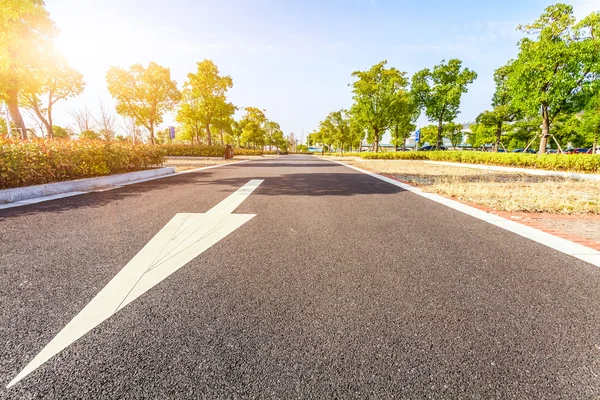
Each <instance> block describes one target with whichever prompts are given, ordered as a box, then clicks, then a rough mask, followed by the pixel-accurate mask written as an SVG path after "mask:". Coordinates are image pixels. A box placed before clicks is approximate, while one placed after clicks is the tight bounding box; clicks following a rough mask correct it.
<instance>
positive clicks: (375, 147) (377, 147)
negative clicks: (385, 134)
mask: <svg viewBox="0 0 600 400" xmlns="http://www.w3.org/2000/svg"><path fill="white" fill-rule="evenodd" d="M373 139H375V141H374V142H373V147H374V150H375V153H378V152H379V132H377V131H375V134H374V135H373Z"/></svg>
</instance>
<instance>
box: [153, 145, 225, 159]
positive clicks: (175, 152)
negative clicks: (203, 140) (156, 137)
mask: <svg viewBox="0 0 600 400" xmlns="http://www.w3.org/2000/svg"><path fill="white" fill-rule="evenodd" d="M159 147H160V148H161V149H162V150H163V152H164V154H165V155H167V156H180V157H225V147H224V146H206V145H186V144H163V145H160V146H159Z"/></svg>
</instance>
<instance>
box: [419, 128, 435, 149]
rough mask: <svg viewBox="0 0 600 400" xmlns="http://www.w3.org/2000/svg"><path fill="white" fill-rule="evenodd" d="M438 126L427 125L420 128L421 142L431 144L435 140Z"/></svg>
mask: <svg viewBox="0 0 600 400" xmlns="http://www.w3.org/2000/svg"><path fill="white" fill-rule="evenodd" d="M437 135H438V128H437V126H435V125H427V126H425V127H423V128H421V140H420V141H421V142H423V144H425V143H427V144H429V145H432V144H433V143H435V142H436V141H437Z"/></svg>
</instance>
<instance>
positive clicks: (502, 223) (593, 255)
mask: <svg viewBox="0 0 600 400" xmlns="http://www.w3.org/2000/svg"><path fill="white" fill-rule="evenodd" d="M329 161H331V162H334V163H337V164H341V165H343V166H345V167H348V168H351V169H353V170H356V171H358V172H362V173H363V174H367V175H370V176H372V177H374V178H377V179H380V180H382V181H384V182H387V183H389V184H392V185H394V186H397V187H399V188H401V189H404V190H407V191H409V192H412V193H414V194H417V195H419V196H421V197H425V198H427V199H429V200H432V201H435V202H436V203H439V204H443V205H445V206H446V207H450V208H452V209H454V210H456V211H460V212H462V213H463V214H467V215H470V216H471V217H475V218H477V219H480V220H482V221H485V222H487V223H490V224H492V225H495V226H497V227H499V228H502V229H505V230H507V231H510V232H512V233H516V234H517V235H519V236H522V237H524V238H527V239H530V240H533V241H534V242H537V243H540V244H543V245H544V246H548V247H550V248H552V249H554V250H558V251H560V252H561V253H564V254H567V255H570V256H572V257H575V258H577V259H579V260H582V261H585V262H587V263H589V264H592V265H595V266H597V267H600V251H597V250H594V249H592V248H589V247H586V246H583V245H581V244H578V243H574V242H571V241H570V240H567V239H563V238H560V237H558V236H554V235H551V234H549V233H546V232H542V231H540V230H538V229H535V228H532V227H530V226H527V225H523V224H520V223H518V222H515V221H510V220H508V219H506V218H502V217H500V216H498V215H494V214H490V213H488V212H485V211H483V210H479V209H477V208H475V207H471V206H468V205H466V204H463V203H461V202H458V201H456V200H452V199H449V198H447V197H443V196H440V195H437V194H434V193H426V192H423V191H422V190H421V189H419V188H416V187H414V186H411V185H407V184H405V183H402V182H398V181H397V180H394V179H391V178H388V177H385V176H382V175H379V174H376V173H374V172H371V171H367V170H364V169H362V168H358V167H355V166H353V165H348V164H345V163H343V162H341V161H337V160H329Z"/></svg>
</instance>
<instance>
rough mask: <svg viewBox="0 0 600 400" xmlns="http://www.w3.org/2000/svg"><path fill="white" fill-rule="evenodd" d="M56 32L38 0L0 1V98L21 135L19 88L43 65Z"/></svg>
mask: <svg viewBox="0 0 600 400" xmlns="http://www.w3.org/2000/svg"><path fill="white" fill-rule="evenodd" d="M55 36H56V29H55V27H54V23H53V22H52V20H51V19H50V17H49V14H48V11H47V10H46V9H45V8H44V2H43V1H42V0H3V1H2V4H1V5H0V100H3V101H5V102H6V104H7V105H8V108H9V112H10V115H11V118H12V120H13V122H14V124H15V127H16V129H18V131H19V132H20V137H21V138H22V139H26V138H27V129H26V126H25V122H24V121H23V117H22V116H21V112H20V111H19V92H20V91H21V90H22V88H23V86H25V85H28V84H30V83H31V81H32V80H33V79H34V78H35V75H34V73H33V71H34V70H35V69H37V68H39V67H40V66H42V65H44V63H45V62H47V61H48V59H47V55H46V53H47V49H48V48H49V46H50V43H51V40H52V39H53V38H54V37H55Z"/></svg>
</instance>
